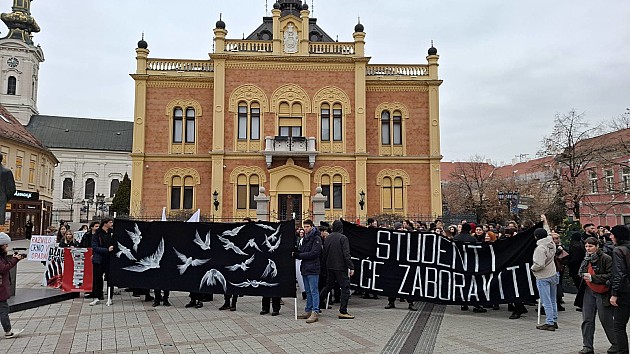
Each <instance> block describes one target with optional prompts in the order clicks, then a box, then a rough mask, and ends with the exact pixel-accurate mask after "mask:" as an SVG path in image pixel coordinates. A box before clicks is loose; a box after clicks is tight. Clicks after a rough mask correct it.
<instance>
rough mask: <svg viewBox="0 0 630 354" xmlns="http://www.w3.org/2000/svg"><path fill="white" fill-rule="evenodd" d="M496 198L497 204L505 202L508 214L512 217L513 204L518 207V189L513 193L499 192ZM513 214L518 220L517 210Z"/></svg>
mask: <svg viewBox="0 0 630 354" xmlns="http://www.w3.org/2000/svg"><path fill="white" fill-rule="evenodd" d="M497 198H499V204H500V203H502V202H503V201H504V200H505V201H506V205H507V208H508V214H509V215H512V210H514V207H513V206H514V204H516V205H517V206H518V203H519V199H520V193H519V191H518V189H517V190H515V191H508V192H503V191H499V192H497ZM514 214H516V217H517V218H518V209H516V212H515V213H514Z"/></svg>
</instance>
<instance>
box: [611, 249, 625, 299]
mask: <svg viewBox="0 0 630 354" xmlns="http://www.w3.org/2000/svg"><path fill="white" fill-rule="evenodd" d="M628 267H630V242H629V241H625V240H624V241H617V247H615V249H614V250H613V265H612V268H613V270H612V284H611V288H610V293H611V295H613V296H617V297H620V298H624V299H630V278H629V277H630V275H629V274H628Z"/></svg>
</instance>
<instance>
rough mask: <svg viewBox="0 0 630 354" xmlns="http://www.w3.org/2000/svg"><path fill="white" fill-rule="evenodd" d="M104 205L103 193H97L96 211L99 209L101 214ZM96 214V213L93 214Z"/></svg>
mask: <svg viewBox="0 0 630 354" xmlns="http://www.w3.org/2000/svg"><path fill="white" fill-rule="evenodd" d="M104 205H105V194H103V193H99V194H97V195H96V211H97V212H98V211H99V210H100V211H101V214H100V215H101V216H103V206H104ZM95 215H96V214H95Z"/></svg>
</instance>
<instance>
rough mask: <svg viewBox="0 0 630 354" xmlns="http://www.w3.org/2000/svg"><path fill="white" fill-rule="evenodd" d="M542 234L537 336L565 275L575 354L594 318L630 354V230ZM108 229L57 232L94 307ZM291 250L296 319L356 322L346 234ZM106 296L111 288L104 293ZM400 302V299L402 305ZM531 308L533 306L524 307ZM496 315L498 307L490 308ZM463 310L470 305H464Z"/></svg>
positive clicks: (270, 305)
mask: <svg viewBox="0 0 630 354" xmlns="http://www.w3.org/2000/svg"><path fill="white" fill-rule="evenodd" d="M541 220H542V221H543V228H539V229H536V230H535V231H534V232H533V235H534V238H535V239H536V249H535V251H534V254H533V257H532V264H533V265H532V267H531V271H532V273H533V275H534V277H535V278H536V286H537V288H538V293H539V296H540V302H541V304H542V307H543V313H544V314H545V317H546V318H545V323H543V324H541V325H538V326H537V327H536V328H537V329H540V330H548V331H555V330H556V329H558V311H564V310H565V307H564V306H563V305H562V304H563V300H562V298H563V284H562V281H561V279H562V278H563V276H564V272H565V271H567V270H568V275H569V277H570V278H571V279H572V280H573V283H574V284H575V285H576V287H577V289H578V294H577V296H576V298H575V302H574V306H575V309H576V310H577V311H581V312H582V319H583V321H582V325H581V329H582V337H583V348H582V350H581V351H580V353H582V354H584V353H593V342H594V332H595V317H596V316H597V317H598V318H599V321H600V323H601V325H602V327H603V329H604V333H605V335H606V337H607V339H608V341H609V342H610V344H611V347H610V349H609V350H608V352H609V353H628V338H627V333H626V326H627V322H628V319H629V317H630V279H629V277H630V276H629V275H628V269H629V268H628V267H629V266H630V230H629V229H628V228H627V227H626V226H623V225H617V226H615V227H612V228H610V227H608V226H599V227H595V225H593V224H586V225H584V227H583V231H582V232H577V231H576V232H573V233H571V234H570V243H569V244H568V245H566V246H565V245H562V242H561V236H560V234H558V233H557V232H556V230H552V229H551V228H550V227H549V225H548V224H547V220H546V218H545V217H544V215H543V216H541ZM113 223H114V221H113V220H112V219H111V218H104V219H103V220H102V221H101V222H100V223H99V222H92V223H91V224H90V225H89V226H87V225H85V227H84V228H82V229H81V230H79V231H80V232H79V234H80V235H81V237H80V241H76V240H75V233H74V232H72V231H71V230H70V228H69V227H68V225H66V224H62V225H60V227H59V230H57V231H56V233H55V234H56V235H57V241H58V243H59V247H91V248H92V252H93V257H92V266H93V284H92V291H91V293H89V294H86V297H88V298H93V299H94V300H93V301H92V302H90V305H91V306H94V305H97V304H99V303H100V301H103V300H104V299H105V296H104V295H105V294H104V289H103V285H104V283H103V280H107V276H108V273H109V272H108V270H109V258H110V255H111V253H112V252H114V250H115V246H114V241H113V235H112V234H113ZM366 226H367V227H381V226H379V224H378V221H377V220H374V219H372V218H370V219H368V221H367V225H366ZM382 227H387V228H392V229H396V230H405V231H419V232H430V233H434V234H437V235H441V236H443V237H445V238H448V239H450V240H453V241H454V242H466V243H492V242H501V240H503V239H506V238H509V237H512V236H514V235H515V234H517V233H518V232H519V231H521V230H522V226H521V227H519V225H518V224H517V223H516V222H514V221H510V222H508V223H507V224H506V226H501V225H495V224H482V225H476V224H474V223H469V222H467V221H466V220H462V221H461V222H460V223H459V224H457V225H449V226H447V227H445V225H444V224H443V223H442V222H441V220H435V221H434V222H432V223H429V224H428V225H427V224H426V223H421V222H420V223H413V222H411V221H409V220H403V221H400V222H394V223H393V224H392V225H382ZM9 242H10V238H9V237H8V235H6V234H4V233H0V247H1V250H2V257H1V258H0V320H1V322H2V326H3V329H4V331H5V337H6V338H13V337H15V336H17V335H18V334H19V333H20V331H16V330H12V328H11V325H10V321H9V317H8V305H6V304H7V303H6V300H7V299H8V291H7V290H6V289H7V285H8V283H9V281H4V282H3V279H7V278H8V271H9V270H10V269H11V268H12V267H14V266H15V265H16V264H17V262H18V261H19V260H21V259H23V258H24V256H23V255H19V254H15V255H13V257H9V258H8V259H7V257H6V256H7V253H6V252H7V248H8V244H9ZM295 245H296V246H295V250H294V251H293V252H292V256H293V257H294V258H295V259H296V260H299V262H300V271H301V276H302V280H303V283H304V289H303V290H304V293H303V296H304V298H305V299H306V305H305V308H304V313H302V314H300V315H299V316H298V318H299V319H304V320H306V322H307V323H314V322H317V321H318V319H319V313H320V312H321V309H322V308H324V309H330V308H332V306H330V305H329V304H328V302H327V299H328V296H329V294H332V303H333V304H334V303H339V304H340V305H339V314H338V318H339V319H353V318H354V316H353V315H351V314H350V313H349V312H348V303H349V300H350V298H351V291H350V277H351V276H352V275H353V273H354V264H353V262H352V260H351V258H350V245H349V241H348V238H347V237H346V236H345V235H344V234H343V223H342V222H341V221H340V220H335V221H334V222H333V223H332V226H331V225H330V224H329V223H326V222H321V223H320V224H319V225H317V226H316V225H315V224H314V223H313V221H311V220H304V221H303V227H302V228H299V229H298V230H297V231H296V242H295ZM126 290H129V291H133V295H134V296H141V295H144V296H145V301H154V302H153V306H160V305H163V306H171V304H170V302H169V291H163V290H161V289H153V291H154V295H155V296H151V294H150V290H149V289H126ZM108 291H109V294H110V296H109V297H108V298H109V299H110V301H111V295H113V294H114V289H113V287H111V286H108ZM352 295H353V296H359V295H362V296H363V298H369V299H378V295H377V294H375V293H371V292H370V291H369V290H368V291H363V292H361V291H355V292H354V294H352ZM238 297H239V296H238V295H236V294H229V293H228V294H224V304H223V306H221V307H220V308H219V309H220V310H230V311H235V310H236V304H237V301H238ZM190 299H191V300H190V302H189V303H188V304H186V307H194V308H201V307H203V302H204V301H209V300H213V297H212V295H211V294H201V293H190ZM400 300H401V301H405V299H400ZM395 303H396V298H393V297H390V298H388V302H387V305H386V306H385V308H386V309H391V308H395V307H396V305H395ZM408 303H409V304H408V306H409V307H408V308H409V310H411V311H417V309H418V307H417V304H416V303H414V302H412V301H408ZM282 305H283V301H282V299H281V298H279V297H272V298H267V297H263V298H262V300H261V311H260V314H261V315H265V314H268V313H271V315H272V316H277V315H278V314H279V312H280V309H281V306H282ZM525 305H527V304H525V303H514V304H509V305H508V310H509V311H511V312H512V314H511V315H510V318H511V319H518V318H520V317H521V315H522V314H523V313H525V312H527V309H526V307H525ZM529 305H532V304H529ZM490 307H492V308H493V309H494V310H498V309H500V307H499V306H498V305H494V306H490ZM461 309H462V310H463V311H467V310H468V306H461ZM473 311H474V312H478V313H483V312H487V309H486V308H485V307H483V306H479V305H476V306H473Z"/></svg>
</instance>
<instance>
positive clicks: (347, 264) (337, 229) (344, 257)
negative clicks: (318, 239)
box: [324, 220, 354, 271]
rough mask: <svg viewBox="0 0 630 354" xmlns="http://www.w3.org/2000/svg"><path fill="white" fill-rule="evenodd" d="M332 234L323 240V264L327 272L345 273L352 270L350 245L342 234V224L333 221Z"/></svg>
mask: <svg viewBox="0 0 630 354" xmlns="http://www.w3.org/2000/svg"><path fill="white" fill-rule="evenodd" d="M332 231H333V232H332V233H331V234H330V235H328V237H326V240H324V262H325V264H326V268H328V269H329V270H339V271H347V270H348V269H354V263H352V259H350V244H349V242H348V238H347V237H346V236H345V235H344V234H343V223H342V222H341V221H339V220H335V222H333V225H332Z"/></svg>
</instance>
